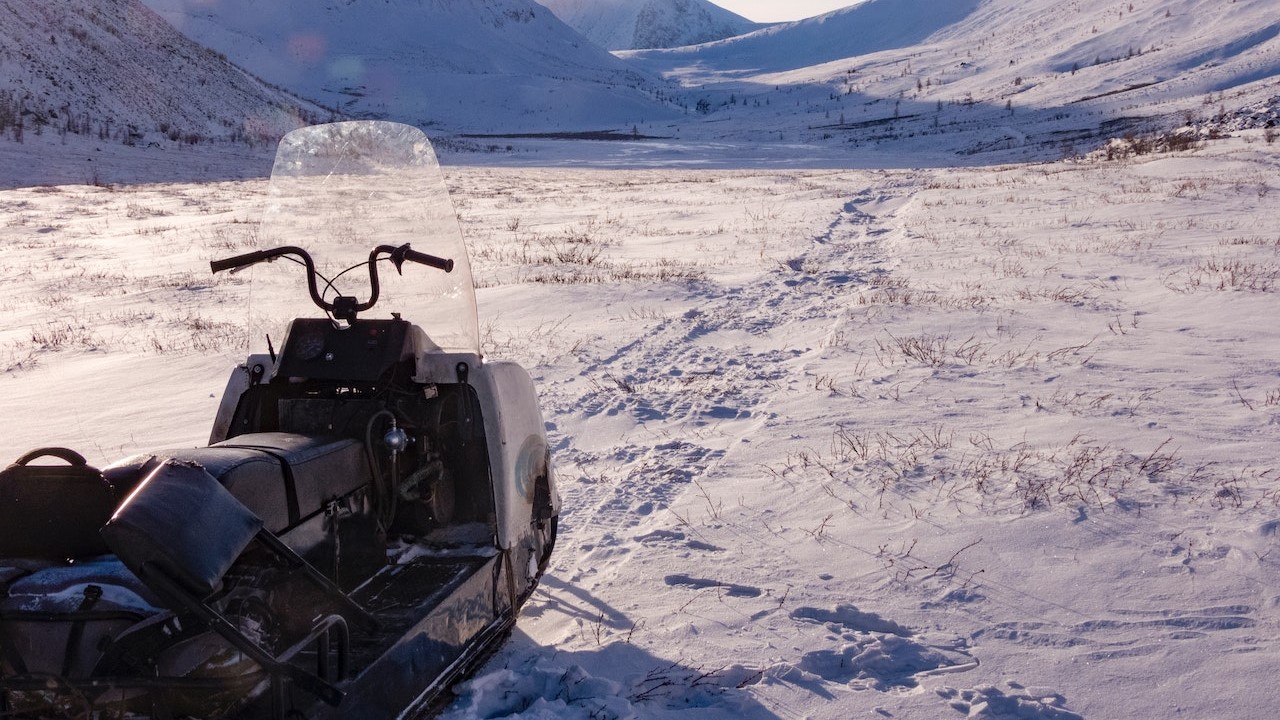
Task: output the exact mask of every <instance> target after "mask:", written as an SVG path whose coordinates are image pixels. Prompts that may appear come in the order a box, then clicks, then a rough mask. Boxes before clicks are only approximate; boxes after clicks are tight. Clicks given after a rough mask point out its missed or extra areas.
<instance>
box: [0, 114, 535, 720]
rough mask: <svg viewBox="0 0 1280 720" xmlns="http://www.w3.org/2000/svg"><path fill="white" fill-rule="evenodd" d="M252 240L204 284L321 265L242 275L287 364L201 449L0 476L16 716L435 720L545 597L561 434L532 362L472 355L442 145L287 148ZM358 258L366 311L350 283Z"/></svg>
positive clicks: (345, 143)
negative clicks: (553, 438) (254, 246)
mask: <svg viewBox="0 0 1280 720" xmlns="http://www.w3.org/2000/svg"><path fill="white" fill-rule="evenodd" d="M259 237H260V239H261V240H262V241H263V242H264V243H265V244H266V245H269V246H274V248H273V249H265V250H258V251H254V252H249V253H247V254H242V255H239V256H236V257H232V258H229V259H225V260H215V261H213V262H212V263H211V266H212V270H213V271H214V272H215V273H217V272H228V271H229V272H237V271H239V270H242V269H245V268H248V267H249V266H252V265H257V264H260V263H265V262H270V261H274V260H278V259H286V260H290V261H293V262H296V263H298V264H299V265H301V266H302V267H301V269H300V270H301V271H299V269H297V268H295V269H293V270H290V269H289V268H287V267H280V265H281V264H280V263H275V264H274V265H273V266H272V267H270V268H267V267H258V268H256V269H254V270H253V271H251V272H246V273H244V275H240V276H237V280H238V281H240V282H241V283H242V284H243V287H242V289H244V290H246V296H247V297H248V304H249V306H250V307H249V325H250V327H251V328H252V329H251V331H250V337H251V338H252V337H256V338H262V337H264V335H265V336H266V337H267V338H268V340H267V345H268V352H266V353H262V354H253V355H250V356H249V357H248V360H247V361H246V362H245V363H244V364H243V365H241V366H239V367H237V368H235V370H233V372H232V374H231V378H230V380H229V382H228V383H227V389H226V392H225V394H224V396H223V399H222V403H221V405H220V409H219V412H218V415H217V418H216V419H215V421H214V425H213V432H212V437H211V438H210V440H209V444H208V446H207V447H200V448H183V449H174V450H158V451H155V452H149V453H144V454H141V455H137V456H134V457H130V458H125V459H123V460H121V461H119V462H116V463H114V464H112V465H110V466H109V467H106V468H103V469H102V470H98V469H95V468H93V467H91V466H89V465H88V464H87V463H86V462H85V460H84V458H83V457H81V456H80V455H78V454H77V453H75V452H73V451H71V450H67V449H64V448H43V449H40V450H35V451H33V452H31V453H29V454H27V455H26V456H24V457H22V458H20V459H19V460H18V461H17V462H15V463H14V464H13V465H10V466H9V467H8V468H7V469H6V470H4V471H3V472H2V473H0V523H2V524H0V718H83V719H84V720H99V719H105V718H157V719H160V718H163V719H166V720H167V719H174V720H177V719H180V718H193V719H196V718H199V719H212V718H235V719H237V720H285V719H292V718H376V719H383V718H413V717H421V716H424V715H427V714H430V713H431V712H432V711H433V710H434V709H437V708H438V706H439V704H440V703H441V702H442V700H443V698H444V694H443V693H444V691H445V690H447V688H448V686H449V685H450V684H451V683H452V682H454V681H455V680H457V679H459V678H461V677H464V676H465V675H466V674H467V673H469V672H471V671H473V670H474V669H476V668H477V667H478V665H479V663H481V662H482V661H483V660H484V659H485V658H486V657H487V656H488V655H489V654H490V653H491V652H492V651H493V650H495V649H496V648H497V646H498V645H499V644H500V643H501V642H502V641H503V639H504V638H505V637H506V636H507V635H508V633H509V631H510V630H511V628H512V627H513V625H514V623H515V620H516V616H517V614H518V612H519V609H520V607H521V605H522V604H523V603H524V602H525V600H527V599H528V597H529V595H530V594H531V593H532V592H533V590H534V588H535V586H536V585H537V583H538V580H539V578H540V576H541V574H542V572H543V570H544V569H545V568H546V566H547V561H548V558H549V556H550V554H551V549H552V545H553V543H554V540H555V533H556V520H557V516H558V514H559V508H560V500H559V496H558V494H557V492H556V487H555V481H554V478H553V476H552V473H551V465H550V456H549V451H548V447H547V442H546V437H545V432H544V428H543V422H542V417H541V413H540V410H539V407H538V402H537V397H536V395H535V393H534V388H533V383H532V381H531V380H530V378H529V375H528V373H526V372H525V371H524V370H523V369H522V368H520V367H519V366H518V365H515V364H513V363H509V362H492V361H485V360H482V358H481V356H480V348H479V332H478V323H477V319H476V304H475V293H474V289H473V286H472V280H471V271H470V267H469V263H468V260H467V255H466V248H465V246H464V244H463V241H462V236H461V233H460V231H459V228H458V224H457V220H456V218H455V216H454V211H453V207H452V204H451V203H450V200H449V197H448V193H447V191H446V189H445V186H444V183H443V178H442V176H441V173H440V170H439V166H438V165H437V162H436V158H435V154H434V152H433V151H432V149H431V146H430V144H429V143H428V141H427V139H426V137H425V136H424V135H423V134H422V133H421V132H420V131H418V130H416V129H414V128H410V127H407V126H404V125H398V124H394V123H385V122H352V123H337V124H332V125H321V126H316V127H310V128H304V129H302V130H298V131H296V132H293V133H290V134H289V135H288V136H286V137H285V138H284V139H283V140H282V141H281V143H280V148H279V150H278V153H277V156H276V161H275V166H274V169H273V172H272V179H271V184H270V188H269V197H268V207H267V212H266V215H265V217H264V221H263V224H262V227H261V231H260V235H259ZM304 248H306V249H304ZM366 253H367V254H366ZM428 253H430V254H428ZM348 266H350V267H348ZM389 267H394V268H395V270H396V273H395V274H391V273H389V272H386V270H387V269H389ZM341 268H346V269H345V270H341V271H338V270H339V269H341ZM365 269H367V273H368V288H367V291H366V292H367V294H368V296H367V299H360V298H359V297H357V296H356V295H346V294H342V293H341V292H340V291H339V290H338V287H337V285H336V283H338V282H339V281H340V280H344V279H348V278H344V275H345V274H346V273H347V272H348V271H350V270H359V271H360V272H358V273H357V274H358V275H363V274H364V272H363V271H364V270H365ZM267 270H271V271H273V272H267ZM380 270H382V271H383V272H381V273H380V272H379V271H380ZM361 284H362V283H361ZM299 298H309V299H310V301H311V302H312V303H314V304H315V305H316V306H318V307H320V308H321V309H322V310H324V311H325V313H326V315H327V317H317V318H306V317H296V316H297V315H299V314H301V313H298V312H296V310H297V308H296V307H294V304H295V303H296V302H297V300H298V299H299ZM375 304H376V305H377V307H378V308H379V310H380V311H382V313H381V314H380V316H379V317H376V318H374V317H371V312H370V311H372V310H373V308H374V306H375ZM294 318H296V319H294ZM406 318H407V319H406ZM286 326H287V331H286V332H285V333H284V334H283V335H280V334H276V335H275V337H277V338H279V339H281V340H282V342H281V343H280V347H279V351H278V352H277V351H276V349H275V348H274V347H272V344H271V342H270V339H269V338H270V337H271V336H270V334H269V333H270V332H271V330H272V329H273V328H275V330H276V332H277V333H279V329H280V328H281V327H286Z"/></svg>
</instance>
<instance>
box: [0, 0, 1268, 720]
mask: <svg viewBox="0 0 1280 720" xmlns="http://www.w3.org/2000/svg"><path fill="white" fill-rule="evenodd" d="M903 1H904V2H910V1H911V0H903ZM878 2H879V3H884V2H887V0H878ZM868 5H872V4H871V3H868ZM426 6H427V4H423V5H414V6H413V8H411V9H410V10H407V11H406V12H407V13H409V16H412V17H416V16H414V15H412V13H415V12H417V8H418V7H426ZM353 7H354V6H353ZM493 7H498V6H497V5H494V6H493ZM502 7H505V8H508V9H510V8H513V7H515V6H514V5H510V4H508V5H503V6H502ZM1130 7H1131V6H1130V5H1129V4H1128V3H1108V2H1101V1H1094V0H1080V1H1079V2H1067V3H1056V2H1048V0H1045V1H1043V2H1042V1H1040V0H1036V1H1034V2H1017V3H1015V2H1011V1H1009V0H988V1H985V2H974V3H957V4H955V5H954V6H952V9H953V10H955V9H956V8H961V9H963V12H966V13H967V14H964V15H963V17H960V18H958V19H956V18H953V19H952V20H951V21H950V22H941V21H940V20H938V18H937V17H934V19H935V20H938V21H937V22H934V23H933V24H932V25H931V26H929V27H921V26H918V25H911V26H910V27H908V26H903V27H901V28H897V29H895V28H887V29H885V30H884V31H883V32H881V33H880V36H882V37H885V38H898V39H899V40H895V42H893V43H887V42H886V43H881V44H879V45H874V46H873V45H866V46H863V45H857V44H852V45H849V46H847V47H846V49H845V50H842V51H841V52H849V53H850V55H849V56H846V57H834V58H833V57H832V55H831V53H830V52H828V50H826V49H825V48H826V47H828V46H826V45H822V44H819V43H817V42H816V41H815V42H814V43H813V44H811V45H810V44H806V43H805V42H800V41H791V40H787V38H789V37H791V38H799V37H814V38H819V37H820V35H812V36H811V35H810V33H819V32H820V31H821V30H822V29H823V28H827V29H828V30H830V31H832V32H836V31H838V32H839V33H842V34H844V35H845V36H847V37H848V38H850V40H851V41H852V40H858V41H859V42H861V40H867V42H871V41H873V40H875V39H876V38H875V34H874V33H872V32H871V31H870V30H865V29H862V30H860V29H859V27H858V25H857V24H856V23H854V24H848V23H850V22H851V21H850V18H857V17H858V15H857V13H858V12H859V11H860V10H861V11H862V12H872V11H873V10H874V6H872V7H870V8H865V9H864V8H862V6H859V7H854V8H851V9H849V10H846V11H837V12H836V13H834V14H831V15H828V16H824V17H821V18H815V19H813V20H811V21H806V22H807V23H808V24H804V23H800V24H794V25H783V26H778V27H776V28H770V29H768V30H765V31H762V32H761V33H756V34H754V35H750V36H747V37H745V38H742V39H740V40H731V41H726V42H723V43H713V44H709V45H703V46H698V47H696V48H692V49H687V48H686V49H680V50H676V51H669V52H656V51H655V52H644V53H635V54H631V53H621V54H622V55H623V56H624V57H629V58H632V60H631V62H633V63H636V64H637V65H632V66H628V67H641V68H643V69H646V71H648V72H652V73H655V74H662V75H664V76H665V77H666V78H667V79H668V81H669V82H671V83H673V85H671V86H670V87H676V85H674V84H678V88H679V89H678V93H679V94H681V99H682V101H684V102H686V104H687V105H688V106H689V112H688V113H687V114H686V113H684V112H683V109H682V110H681V111H679V112H677V113H676V114H675V116H674V117H670V118H665V119H657V118H656V117H655V118H652V119H651V121H649V122H643V123H642V122H639V121H636V123H635V126H636V130H637V133H638V134H641V135H649V136H651V139H645V138H632V139H630V140H625V141H617V142H609V143H598V142H584V141H577V142H564V141H561V142H556V141H552V140H549V139H545V138H541V139H523V138H521V139H517V138H512V139H505V138H504V139H494V140H493V141H492V144H488V143H489V140H486V139H478V140H477V139H465V138H457V137H451V136H448V135H446V136H444V137H443V138H441V142H440V147H441V156H442V158H444V159H445V160H446V162H447V163H448V167H446V176H447V179H448V182H449V184H450V189H451V191H452V193H453V198H454V202H455V205H456V206H457V209H458V213H459V216H460V219H461V222H462V226H463V232H464V235H465V236H466V238H467V241H468V243H469V244H470V246H471V253H472V260H473V269H474V272H475V273H476V277H477V279H478V282H479V284H480V290H479V301H480V305H481V306H480V319H481V334H482V341H483V347H484V349H485V352H486V355H487V356H489V357H493V358H504V359H512V360H516V361H518V362H520V363H521V364H522V365H524V366H525V367H527V368H529V369H530V371H531V372H532V373H533V375H534V378H535V381H536V384H537V387H538V389H539V392H540V396H541V400H542V403H543V412H544V416H545V418H546V421H547V423H548V430H549V438H550V440H551V442H552V453H553V458H554V461H555V465H556V472H557V477H558V479H559V483H560V490H561V493H562V495H563V497H564V508H565V509H564V513H563V515H562V517H561V522H560V530H561V534H560V539H559V542H558V544H557V548H556V553H555V555H554V556H553V557H552V565H551V568H550V570H549V572H548V574H547V575H546V576H545V577H544V579H543V583H542V585H541V587H540V588H539V590H538V591H537V592H536V593H535V594H534V596H533V597H532V599H531V600H530V602H529V604H528V605H527V606H526V608H525V610H524V612H523V614H522V617H521V618H520V622H519V624H518V626H517V629H516V631H515V633H514V634H513V636H512V638H511V640H510V641H509V642H508V643H507V644H506V645H504V646H503V648H502V649H501V650H500V651H499V652H498V653H497V655H496V656H495V657H494V658H493V659H492V661H491V662H490V663H489V664H487V665H486V666H485V667H484V668H482V669H481V670H480V671H479V673H478V674H477V675H476V676H475V678H474V679H473V680H471V681H469V682H466V683H462V684H461V685H460V686H459V687H458V688H456V690H457V692H458V700H457V701H456V702H455V703H454V704H453V705H452V706H451V707H450V708H448V710H447V711H446V713H445V717H446V718H450V720H461V719H462V718H495V717H512V716H513V717H520V718H550V717H556V718H561V717H569V718H573V717H578V718H588V717H590V718H599V717H610V718H628V717H634V718H655V719H656V718H675V717H689V716H696V717H700V718H701V717H712V718H714V717H722V718H743V717H745V718H774V717H788V718H789V717H812V718H847V717H875V716H883V717H900V718H928V719H930V720H932V719H935V718H947V717H971V718H988V719H998V718H1000V719H1002V718H1053V719H1059V720H1060V719H1064V718H1080V717H1087V718H1109V717H1143V718H1145V717H1173V716H1183V717H1194V718H1209V717H1213V718H1218V717H1221V718H1264V717H1271V716H1274V715H1275V714H1276V710H1275V708H1276V707H1277V706H1280V691H1278V690H1277V689H1276V686H1275V683H1274V682H1273V680H1272V678H1271V675H1272V669H1273V668H1274V667H1276V666H1277V663H1278V662H1280V642H1278V641H1277V637H1280V633H1278V632H1277V630H1280V572H1278V569H1280V568H1278V567H1277V562H1278V560H1277V555H1276V553H1275V552H1274V550H1275V547H1276V543H1277V538H1278V537H1280V485H1278V484H1277V483H1278V481H1280V451H1278V450H1277V448H1280V442H1277V441H1278V440H1280V359H1277V358H1280V352H1278V350H1280V329H1278V328H1277V327H1276V324H1275V323H1274V321H1272V320H1271V318H1273V317H1274V316H1275V313H1276V299H1277V292H1280V287H1278V285H1277V284H1278V283H1280V234H1277V228H1276V224H1275V221H1274V219H1275V217H1277V214H1278V211H1280V185H1278V183H1280V181H1277V179H1276V178H1277V177H1278V171H1280V154H1278V153H1277V148H1280V143H1277V140H1280V131H1278V130H1277V129H1276V125H1277V123H1278V122H1280V101H1278V100H1277V98H1278V97H1280V89H1278V87H1280V86H1278V85H1277V80H1276V70H1277V63H1278V62H1280V45H1277V38H1276V33H1275V32H1274V28H1273V27H1272V26H1273V24H1274V22H1275V20H1274V8H1273V7H1272V4H1271V3H1269V2H1266V1H1264V0H1237V2H1234V3H1229V4H1225V5H1223V4H1221V3H1212V2H1207V1H1205V0H1159V1H1156V0H1151V1H1150V2H1134V3H1133V5H1132V9H1130ZM538 12H541V11H538ZM955 12H957V13H961V10H955ZM460 22H461V21H460ZM912 22H915V20H913V21H912ZM453 27H461V26H460V25H455V26H453ZM912 28H915V29H912ZM1095 28H1096V32H1095ZM557 32H559V31H557ZM769 37H771V38H774V44H772V45H771V48H769V49H765V48H764V46H761V47H762V49H761V55H760V56H759V58H760V61H759V62H758V63H754V64H753V63H749V62H747V60H748V59H749V58H750V56H749V55H747V54H745V50H744V51H742V52H741V53H740V52H739V49H738V48H739V47H741V48H745V47H748V45H746V44H743V45H739V44H740V43H762V42H764V41H763V40H762V39H761V38H769ZM1130 48H1132V49H1133V50H1134V52H1133V54H1132V55H1131V54H1130V52H1129V50H1130ZM860 51H865V52H867V53H868V54H864V55H859V54H857V53H858V52H860ZM831 52H835V51H831ZM228 55H231V53H228ZM233 59H234V58H233ZM459 62H461V60H459ZM606 62H607V61H606ZM815 63H817V64H815ZM1077 64H1078V65H1079V67H1075V65H1077ZM539 67H545V66H541V65H540V66H539ZM592 72H594V71H592ZM1019 79H1021V82H1018V80H1019ZM1148 83H1151V84H1148ZM449 87H451V88H453V91H459V92H460V91H461V90H459V88H465V83H459V84H458V85H457V86H449ZM674 92H676V91H673V93H674ZM671 97H675V95H674V94H673V95H672V96H671ZM731 98H732V100H733V102H730V99H731ZM701 99H706V100H707V101H708V105H707V108H706V109H707V112H705V113H700V112H697V111H696V110H694V109H693V108H694V103H696V102H697V101H698V100H701ZM504 102H505V101H504ZM513 102H514V101H513ZM502 107H504V108H508V107H516V105H505V104H504V105H502ZM582 117H583V118H584V126H586V127H592V128H601V127H613V126H614V125H613V123H614V122H615V121H617V120H619V118H620V116H619V115H611V114H607V113H604V112H603V111H602V112H601V114H600V115H598V116H594V115H592V114H591V113H590V112H589V111H584V114H583V116H582ZM477 118H479V120H477ZM401 119H404V118H401ZM455 119H456V121H457V122H458V124H459V127H471V126H472V125H471V123H472V122H473V121H475V122H488V120H487V119H485V117H484V116H483V114H482V113H481V112H480V111H476V112H475V113H474V114H472V115H468V114H466V113H464V112H462V111H459V114H458V115H457V117H456V118H455ZM532 125H534V126H537V127H542V128H548V127H553V126H554V124H553V122H552V121H550V120H546V121H543V120H538V121H537V122H535V123H532ZM623 127H625V129H626V131H628V132H629V131H630V130H631V123H630V122H628V123H627V124H626V125H624V126H623ZM1178 128H1185V129H1184V130H1182V131H1178V132H1175V130H1177V129H1178ZM1222 134H1226V135H1229V136H1226V137H1219V135H1222ZM1126 136H1128V137H1126ZM1178 138H1184V139H1186V140H1188V142H1185V143H1182V144H1181V145H1178V146H1177V147H1171V146H1170V143H1171V142H1173V141H1176V140H1177V139H1178ZM0 158H2V160H3V161H2V162H0V186H2V187H4V188H6V189H4V190H0V278H3V281H4V287H5V288H6V293H5V297H4V299H3V300H0V308H2V309H3V313H4V318H5V320H6V322H5V323H4V326H3V328H0V426H2V427H3V429H4V433H3V434H2V435H0V459H2V458H4V457H6V456H7V457H10V458H16V457H17V456H18V455H20V454H22V453H23V452H25V451H26V450H29V449H31V448H33V447H38V446H48V445H65V446H68V447H72V448H74V449H77V450H79V451H81V452H82V453H84V454H85V455H86V456H88V457H89V458H90V460H91V461H92V462H96V463H105V462H108V461H110V460H113V459H116V458H119V457H121V456H124V455H127V454H129V453H133V452H138V451H143V450H147V449H151V448H156V447H171V446H176V445H193V446H194V445H199V444H201V443H203V442H204V441H205V440H206V439H207V435H208V432H209V427H210V424H211V422H212V418H213V415H214V412H215V410H216V408H217V403H218V396H219V395H220V393H221V391H222V386H223V383H224V381H225V378H226V374H227V372H228V370H229V368H230V366H231V365H232V364H233V363H235V362H238V361H240V360H242V359H243V356H244V354H245V353H246V352H248V350H249V343H250V339H249V338H247V337H245V333H244V331H243V328H244V322H243V321H244V317H245V314H246V311H245V302H246V292H247V289H248V286H247V285H246V284H245V283H244V282H243V281H242V278H239V277H238V276H221V275H220V276H217V277H214V276H210V275H209V273H208V265H207V261H208V260H209V259H210V258H212V257H220V256H225V255H230V254H234V253H236V252H239V251H241V250H242V249H244V248H247V247H252V246H253V245H254V244H255V243H256V242H257V237H256V229H255V225H254V224H253V222H254V221H255V219H256V218H257V216H258V215H259V213H260V211H261V208H262V205H263V202H264V194H265V182H264V181H263V180H262V179H261V175H262V173H263V172H264V171H265V167H266V166H267V163H269V158H267V157H266V156H265V155H264V153H263V150H262V149H261V148H256V149H255V148H248V147H247V146H245V145H243V144H231V143H227V144H223V145H212V144H209V145H199V146H195V147H191V148H183V149H182V150H181V151H178V150H176V149H174V148H145V147H141V148H128V147H125V146H123V145H121V144H119V143H118V142H97V143H95V142H92V141H91V140H89V139H88V138H81V139H77V138H75V137H69V138H68V142H67V143H66V144H63V143H62V141H61V139H60V138H52V137H50V136H49V134H46V135H45V136H43V137H39V138H37V136H35V135H34V134H31V133H28V136H27V138H26V141H25V142H24V143H21V144H19V143H15V142H10V141H7V140H6V141H4V142H0ZM549 258H559V260H558V261H552V260H550V259H549ZM253 342H254V343H255V344H256V343H257V339H256V338H254V339H253Z"/></svg>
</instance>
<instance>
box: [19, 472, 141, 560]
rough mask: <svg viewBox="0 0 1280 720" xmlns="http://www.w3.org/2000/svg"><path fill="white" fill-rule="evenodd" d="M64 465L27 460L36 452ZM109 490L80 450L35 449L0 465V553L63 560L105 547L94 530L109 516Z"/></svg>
mask: <svg viewBox="0 0 1280 720" xmlns="http://www.w3.org/2000/svg"><path fill="white" fill-rule="evenodd" d="M46 456H48V457H55V458H59V459H62V460H65V461H67V462H68V463H70V464H69V465H30V464H29V463H30V462H31V461H32V460H35V459H37V458H41V457H46ZM117 500H118V498H117V497H116V492H115V489H114V488H113V487H112V486H111V484H110V483H109V482H107V480H106V479H105V478H103V476H102V472H101V471H99V470H98V469H97V468H95V467H92V466H90V465H89V464H88V463H87V462H85V459H84V457H83V456H82V455H80V453H77V452H74V451H72V450H67V449H66V448H40V449H39V450H32V451H31V452H29V453H27V454H26V455H23V456H22V457H20V458H18V460H17V461H16V462H14V463H13V464H12V465H10V466H9V467H7V468H5V469H4V470H0V557H2V558H43V559H47V560H65V559H68V558H82V557H90V556H93V555H103V554H105V553H108V552H110V550H108V549H107V545H106V543H104V542H103V541H102V538H101V537H99V535H98V529H99V528H101V527H102V526H103V525H105V524H106V523H107V521H108V520H110V519H111V513H113V512H114V511H115V508H116V503H117Z"/></svg>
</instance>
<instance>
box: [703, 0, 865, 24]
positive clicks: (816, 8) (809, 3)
mask: <svg viewBox="0 0 1280 720" xmlns="http://www.w3.org/2000/svg"><path fill="white" fill-rule="evenodd" d="M711 1H712V2H714V3H715V4H716V5H719V6H720V7H722V8H724V9H726V10H732V11H733V12H736V13H738V14H739V15H741V16H743V17H745V18H748V19H750V20H755V21H756V22H778V21H782V20H800V19H803V18H807V17H813V16H814V15H821V14H822V13H825V12H830V11H832V10H836V9H839V8H842V7H848V6H850V5H856V4H857V3H858V0H711Z"/></svg>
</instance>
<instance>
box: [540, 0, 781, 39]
mask: <svg viewBox="0 0 1280 720" xmlns="http://www.w3.org/2000/svg"><path fill="white" fill-rule="evenodd" d="M538 1H539V2H540V3H542V4H543V5H545V6H547V7H548V8H550V9H551V11H552V12H554V13H555V14H556V16H557V17H559V18H560V19H561V20H563V21H565V22H566V23H567V24H568V25H569V26H570V27H572V28H573V29H575V30H577V31H578V32H580V33H582V34H583V35H585V36H587V38H588V39H589V40H591V41H592V42H594V43H595V44H597V45H599V46H601V47H604V48H608V49H610V50H637V49H642V48H672V47H680V46H682V45H696V44H698V43H705V42H711V41H713V40H723V39H725V38H728V37H733V36H735V35H742V34H744V33H748V32H751V31H753V30H758V29H760V28H761V27H764V26H763V25H761V24H760V23H755V22H752V21H750V20H748V19H746V18H744V17H742V16H741V15H738V14H736V13H733V12H730V11H728V10H725V9H724V8H722V7H720V6H719V5H713V4H712V3H710V2H707V0H538Z"/></svg>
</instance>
